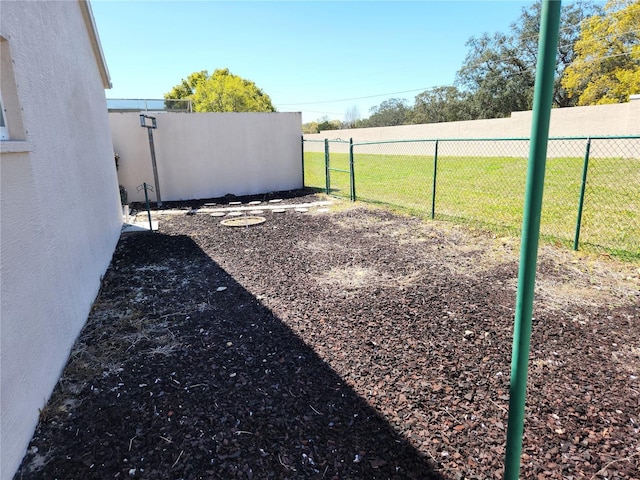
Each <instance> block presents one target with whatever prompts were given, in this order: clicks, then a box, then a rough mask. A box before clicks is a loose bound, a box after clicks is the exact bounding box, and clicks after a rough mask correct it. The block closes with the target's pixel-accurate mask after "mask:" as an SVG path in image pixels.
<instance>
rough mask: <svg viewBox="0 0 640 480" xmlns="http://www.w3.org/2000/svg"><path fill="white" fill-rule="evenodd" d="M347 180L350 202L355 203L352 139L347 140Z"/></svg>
mask: <svg viewBox="0 0 640 480" xmlns="http://www.w3.org/2000/svg"><path fill="white" fill-rule="evenodd" d="M349 180H350V182H349V183H351V201H352V202H355V201H356V175H355V171H354V169H353V138H350V139H349Z"/></svg>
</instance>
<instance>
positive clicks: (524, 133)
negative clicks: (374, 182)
mask: <svg viewBox="0 0 640 480" xmlns="http://www.w3.org/2000/svg"><path fill="white" fill-rule="evenodd" d="M531 121H532V112H531V111H526V112H513V113H512V114H511V117H508V118H493V119H486V120H467V121H461V122H448V123H427V124H420V125H400V126H396V127H372V128H353V129H344V130H325V131H323V132H320V133H315V134H305V135H304V138H305V140H322V139H324V138H329V139H334V138H340V139H342V140H348V139H349V138H353V141H354V143H358V142H379V141H384V140H408V139H433V140H436V139H464V138H474V139H475V138H529V137H530V136H531ZM619 135H640V95H632V96H631V100H630V101H629V102H627V103H618V104H612V105H594V106H588V107H570V108H554V109H552V110H551V120H550V125H549V136H551V137H584V136H619ZM599 143H600V145H601V144H602V142H596V143H595V144H594V146H593V150H592V151H591V156H607V155H610V154H611V150H606V149H605V150H603V151H599V150H598V148H599ZM345 148H346V147H344V146H343V147H342V150H340V146H339V145H338V144H332V146H331V150H332V151H343V150H345ZM304 149H305V151H307V152H322V151H324V145H323V143H320V142H307V143H305V145H304ZM394 149H397V145H396V146H393V145H387V146H384V145H383V146H381V145H374V146H371V147H367V146H358V147H357V148H356V153H378V154H380V153H391V154H393V153H394V152H395V150H394ZM527 150H528V148H527V147H526V146H525V148H524V151H525V153H526V152H527ZM473 152H474V154H475V155H481V156H482V155H489V156H491V155H513V156H521V155H522V152H523V144H522V142H476V143H475V144H474V146H473ZM444 154H446V152H444ZM553 154H554V153H553V150H550V151H549V156H552V155H553ZM557 154H558V155H561V156H564V155H566V152H558V153H557ZM616 155H620V156H626V157H629V158H637V157H638V152H636V151H632V150H629V151H624V150H620V148H618V150H617V151H616Z"/></svg>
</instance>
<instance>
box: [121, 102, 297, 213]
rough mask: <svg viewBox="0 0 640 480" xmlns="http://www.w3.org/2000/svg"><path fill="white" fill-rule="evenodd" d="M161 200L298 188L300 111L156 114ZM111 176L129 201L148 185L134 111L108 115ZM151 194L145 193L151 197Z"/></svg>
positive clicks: (146, 156)
mask: <svg viewBox="0 0 640 480" xmlns="http://www.w3.org/2000/svg"><path fill="white" fill-rule="evenodd" d="M150 115H155V117H156V120H157V125H158V128H157V129H155V130H153V138H154V145H155V151H156V162H157V165H158V177H159V181H160V192H161V197H162V200H163V201H175V200H190V199H199V198H212V197H221V196H224V195H226V194H228V193H230V194H233V195H251V194H260V193H266V192H272V191H282V190H291V189H296V188H301V187H302V159H301V145H300V140H301V135H302V120H301V114H300V113H173V112H171V113H165V112H163V113H156V114H150ZM109 122H110V124H111V132H112V136H113V144H114V150H115V151H116V152H117V153H118V155H120V167H119V170H118V178H119V180H120V184H121V185H123V186H124V187H125V188H126V189H127V192H128V194H129V201H130V202H132V201H144V193H143V192H137V190H136V187H137V186H138V185H141V184H142V183H143V182H146V183H148V184H150V185H152V186H153V185H154V178H153V170H152V166H151V154H150V151H149V137H148V134H147V129H146V128H142V127H141V126H140V116H139V114H138V113H110V114H109ZM154 195H155V194H152V195H151V196H150V199H151V200H152V201H155V196H154Z"/></svg>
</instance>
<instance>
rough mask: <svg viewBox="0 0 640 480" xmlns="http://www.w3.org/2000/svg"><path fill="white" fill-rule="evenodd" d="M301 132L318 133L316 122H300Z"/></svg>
mask: <svg viewBox="0 0 640 480" xmlns="http://www.w3.org/2000/svg"><path fill="white" fill-rule="evenodd" d="M302 133H320V130H319V129H318V122H308V123H303V124H302Z"/></svg>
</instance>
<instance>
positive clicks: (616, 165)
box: [303, 135, 640, 260]
mask: <svg viewBox="0 0 640 480" xmlns="http://www.w3.org/2000/svg"><path fill="white" fill-rule="evenodd" d="M528 152H529V139H527V138H496V139H424V140H390V141H378V142H361V143H354V142H353V140H351V139H350V140H343V139H333V140H331V139H325V140H317V139H316V140H305V139H303V162H304V165H303V169H304V172H305V177H304V178H305V186H307V187H314V188H318V189H321V190H324V191H326V192H327V193H328V194H332V195H338V196H348V197H349V198H351V200H356V199H358V200H362V201H366V202H372V203H380V204H386V205H389V206H393V207H396V208H401V209H404V210H407V211H409V212H410V213H413V214H417V215H421V216H428V217H430V218H433V219H439V220H451V221H459V222H465V223H473V224H477V225H480V226H483V227H486V228H489V229H492V230H495V231H508V232H510V233H516V234H519V233H520V229H521V224H522V214H523V205H524V191H525V181H526V172H527V161H528ZM541 236H542V237H543V239H544V240H547V241H552V242H556V243H558V242H559V243H563V244H566V245H570V246H572V247H573V248H574V249H576V250H577V249H578V247H579V246H583V247H588V248H590V249H596V250H604V251H607V252H610V253H611V254H614V255H617V256H620V257H623V258H628V259H636V260H637V259H640V135H639V136H618V137H563V138H551V139H549V146H548V153H547V170H546V177H545V192H544V199H543V208H542V218H541Z"/></svg>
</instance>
